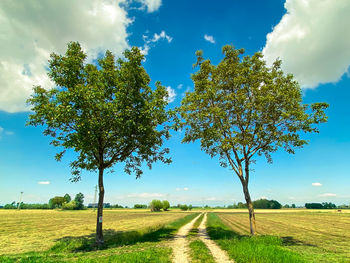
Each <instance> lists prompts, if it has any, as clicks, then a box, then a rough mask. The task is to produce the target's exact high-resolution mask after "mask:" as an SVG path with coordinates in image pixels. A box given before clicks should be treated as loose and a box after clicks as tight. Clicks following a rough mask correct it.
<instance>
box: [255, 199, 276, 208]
mask: <svg viewBox="0 0 350 263" xmlns="http://www.w3.org/2000/svg"><path fill="white" fill-rule="evenodd" d="M253 206H254V208H258V209H281V208H282V205H281V204H280V203H279V202H278V201H276V200H267V199H259V200H256V201H254V202H253Z"/></svg>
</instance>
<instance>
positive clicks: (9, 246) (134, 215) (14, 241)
mask: <svg viewBox="0 0 350 263" xmlns="http://www.w3.org/2000/svg"><path fill="white" fill-rule="evenodd" d="M186 214H187V213H184V212H171V211H168V212H160V213H151V212H148V211H146V210H141V211H137V210H119V209H118V210H107V209H106V210H105V211H104V218H103V221H104V226H103V228H104V229H111V230H114V231H128V230H138V229H143V228H149V227H156V226H158V225H163V224H166V223H168V222H171V221H174V220H176V219H178V218H180V217H184V216H185V215H186ZM95 224H96V211H95V212H94V211H92V210H84V211H58V210H20V211H17V210H2V209H1V210H0V255H1V254H17V253H21V252H28V251H42V250H46V249H48V248H50V247H51V246H52V245H53V244H54V243H55V241H56V240H57V239H60V238H62V237H67V236H70V237H78V236H85V235H90V234H93V233H94V232H95Z"/></svg>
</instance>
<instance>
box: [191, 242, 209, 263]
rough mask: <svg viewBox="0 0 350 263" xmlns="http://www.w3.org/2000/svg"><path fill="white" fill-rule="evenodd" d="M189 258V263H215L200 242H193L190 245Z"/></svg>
mask: <svg viewBox="0 0 350 263" xmlns="http://www.w3.org/2000/svg"><path fill="white" fill-rule="evenodd" d="M190 249H191V252H190V256H191V259H192V260H191V262H193V263H199V262H205V263H215V260H214V258H213V256H212V254H211V253H210V251H209V249H208V248H207V246H206V245H205V244H204V243H203V242H202V241H200V240H194V241H192V242H191V243H190Z"/></svg>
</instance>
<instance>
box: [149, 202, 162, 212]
mask: <svg viewBox="0 0 350 263" xmlns="http://www.w3.org/2000/svg"><path fill="white" fill-rule="evenodd" d="M149 207H150V209H151V211H152V212H159V211H160V209H162V208H163V203H162V201H160V200H152V202H151V203H150V204H149Z"/></svg>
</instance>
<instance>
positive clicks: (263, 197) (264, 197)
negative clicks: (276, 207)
mask: <svg viewBox="0 0 350 263" xmlns="http://www.w3.org/2000/svg"><path fill="white" fill-rule="evenodd" d="M260 199H269V198H268V197H267V196H264V195H263V196H261V197H260Z"/></svg>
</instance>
